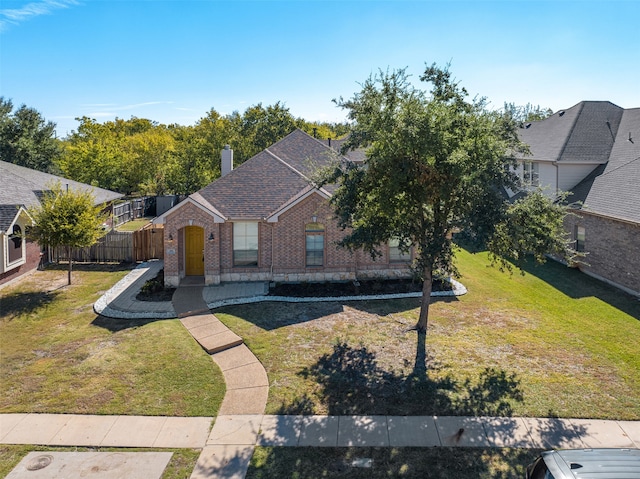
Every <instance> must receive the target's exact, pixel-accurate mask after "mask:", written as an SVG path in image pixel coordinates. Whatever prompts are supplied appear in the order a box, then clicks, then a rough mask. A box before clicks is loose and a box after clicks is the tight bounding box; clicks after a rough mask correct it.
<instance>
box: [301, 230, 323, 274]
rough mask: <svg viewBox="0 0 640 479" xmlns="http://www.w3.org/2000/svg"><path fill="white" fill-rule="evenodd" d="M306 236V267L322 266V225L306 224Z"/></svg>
mask: <svg viewBox="0 0 640 479" xmlns="http://www.w3.org/2000/svg"><path fill="white" fill-rule="evenodd" d="M304 231H305V236H306V265H307V266H323V265H324V225H323V224H321V223H308V224H307V225H306V226H305V228H304Z"/></svg>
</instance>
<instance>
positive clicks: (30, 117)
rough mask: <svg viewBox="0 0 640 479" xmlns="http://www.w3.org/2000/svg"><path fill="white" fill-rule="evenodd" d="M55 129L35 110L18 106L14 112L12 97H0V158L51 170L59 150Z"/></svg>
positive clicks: (41, 169) (46, 170) (43, 169)
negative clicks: (9, 98) (8, 98)
mask: <svg viewBox="0 0 640 479" xmlns="http://www.w3.org/2000/svg"><path fill="white" fill-rule="evenodd" d="M55 128H56V124H55V123H53V122H51V121H46V120H45V119H44V118H43V116H42V115H41V114H40V113H39V112H38V111H37V110H35V109H33V108H29V107H27V106H26V105H21V106H20V107H19V108H18V109H17V110H15V111H13V103H12V102H11V100H5V99H4V97H0V160H2V161H7V162H9V163H15V164H16V165H21V166H26V167H27V168H32V169H34V170H39V171H44V172H49V173H51V172H54V162H55V161H56V159H57V158H58V157H59V156H60V152H61V147H60V142H59V141H58V140H57V139H56V137H55Z"/></svg>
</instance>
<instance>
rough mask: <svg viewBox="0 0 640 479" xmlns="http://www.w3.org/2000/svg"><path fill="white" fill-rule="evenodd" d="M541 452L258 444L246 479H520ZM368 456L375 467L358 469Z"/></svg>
mask: <svg viewBox="0 0 640 479" xmlns="http://www.w3.org/2000/svg"><path fill="white" fill-rule="evenodd" d="M539 452H540V451H537V450H533V449H528V450H527V449H508V448H504V449H483V448H474V449H469V448H449V447H437V448H411V447H404V448H390V447H389V448H293V447H258V448H256V450H255V452H254V455H253V458H252V459H251V466H250V467H249V470H248V471H247V476H246V477H247V479H263V478H265V479H266V478H272V477H279V478H284V477H290V478H294V477H295V478H318V477H331V478H334V477H335V478H349V479H352V478H354V479H357V478H362V479H383V478H389V477H402V478H405V479H429V478H443V477H446V478H456V479H488V478H502V479H516V478H517V479H520V478H523V477H524V473H525V468H526V466H527V464H529V463H531V462H532V461H533V460H534V459H535V458H536V456H537V455H538V454H539ZM367 459H371V464H370V466H371V467H358V464H362V460H367Z"/></svg>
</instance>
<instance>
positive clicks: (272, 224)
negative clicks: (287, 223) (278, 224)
mask: <svg viewBox="0 0 640 479" xmlns="http://www.w3.org/2000/svg"><path fill="white" fill-rule="evenodd" d="M274 224H275V223H271V273H270V274H271V281H272V282H273V226H274Z"/></svg>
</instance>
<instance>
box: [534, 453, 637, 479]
mask: <svg viewBox="0 0 640 479" xmlns="http://www.w3.org/2000/svg"><path fill="white" fill-rule="evenodd" d="M526 477H527V479H585V478H599V479H640V449H566V450H559V451H546V452H543V453H542V454H541V455H540V457H538V458H537V459H536V460H535V461H534V462H533V463H532V464H530V465H529V467H527V476H526Z"/></svg>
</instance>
